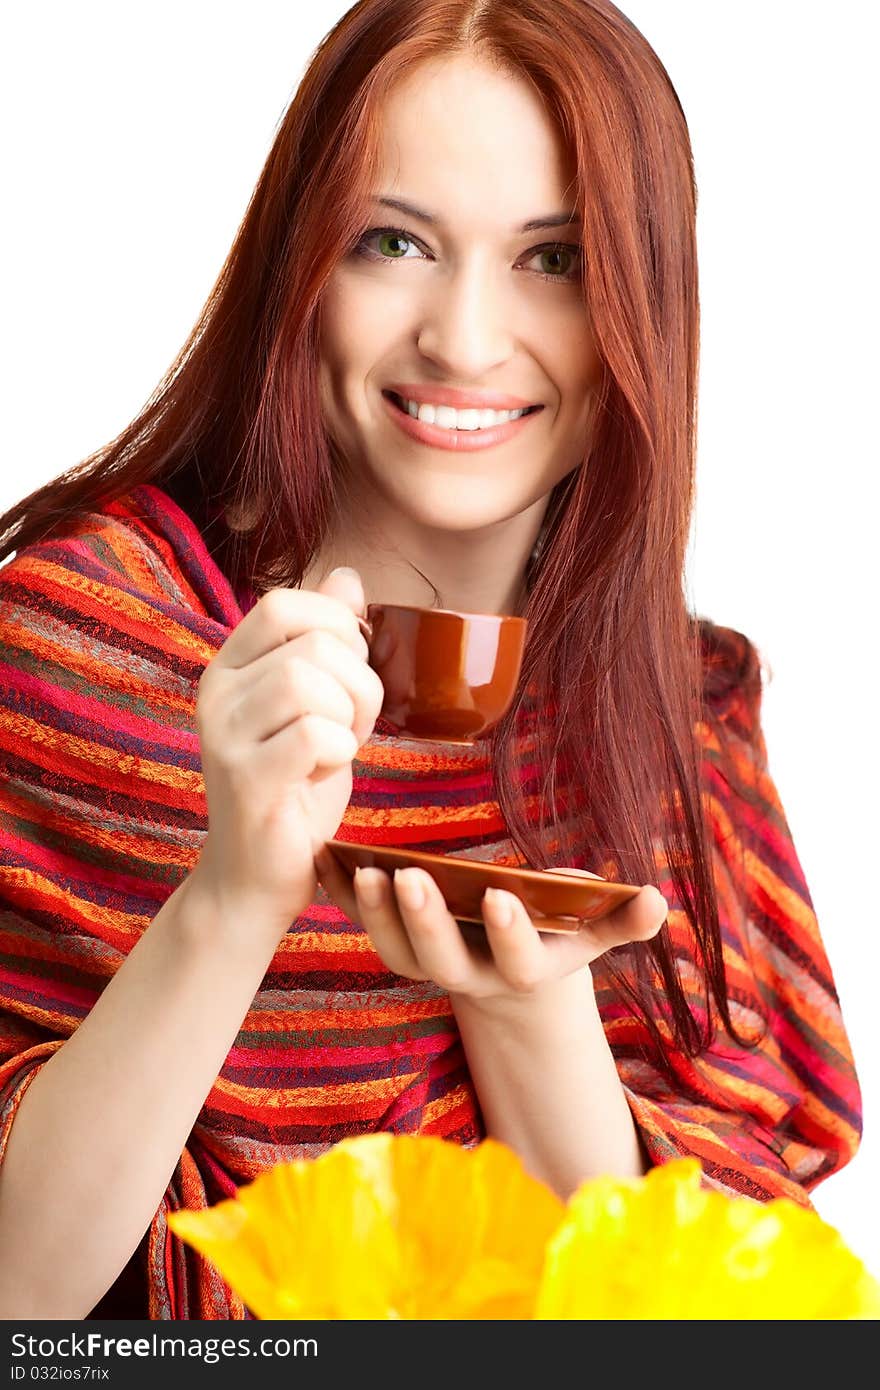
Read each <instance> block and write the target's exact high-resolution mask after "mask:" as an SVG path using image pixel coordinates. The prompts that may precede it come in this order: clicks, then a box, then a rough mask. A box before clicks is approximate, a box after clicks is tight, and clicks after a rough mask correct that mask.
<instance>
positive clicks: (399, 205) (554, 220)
mask: <svg viewBox="0 0 880 1390" xmlns="http://www.w3.org/2000/svg"><path fill="white" fill-rule="evenodd" d="M374 202H377V203H380V204H381V205H382V207H386V208H395V209H396V210H397V211H398V212H402V213H405V214H406V216H407V217H417V218H419V220H420V221H422V222H427V223H428V224H429V225H430V226H437V224H438V223H439V222H441V221H442V218H440V217H438V216H437V215H436V213H431V212H426V211H425V209H424V208H417V207H416V205H415V203H408V202H406V201H405V200H404V199H403V198H388V197H381V198H380V197H377V198H375V199H374ZM580 220H581V219H580V218H579V216H578V215H577V213H576V212H550V213H546V214H545V215H544V216H541V217H530V218H529V220H528V222H523V223H522V224H521V225H520V226H519V227H514V229H513V230H514V231H515V232H540V231H543V230H544V229H545V228H548V227H573V226H575V225H579V224H580Z"/></svg>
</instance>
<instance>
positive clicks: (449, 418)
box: [403, 400, 526, 430]
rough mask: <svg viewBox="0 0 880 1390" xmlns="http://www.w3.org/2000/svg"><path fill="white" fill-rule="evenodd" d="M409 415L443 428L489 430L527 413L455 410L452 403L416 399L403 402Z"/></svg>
mask: <svg viewBox="0 0 880 1390" xmlns="http://www.w3.org/2000/svg"><path fill="white" fill-rule="evenodd" d="M403 404H404V408H405V410H406V413H407V415H411V416H412V418H413V419H414V420H421V421H422V423H423V424H426V425H437V426H439V428H440V429H441V430H488V429H491V428H492V427H493V426H494V425H506V424H507V422H508V420H518V419H519V417H520V416H521V415H525V413H526V412H525V409H523V410H477V409H475V408H474V407H469V408H468V409H466V410H455V409H454V407H453V406H451V405H427V404H426V405H419V404H418V402H416V401H410V400H406V401H404V402H403Z"/></svg>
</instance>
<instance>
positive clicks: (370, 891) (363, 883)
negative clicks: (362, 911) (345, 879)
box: [354, 868, 383, 907]
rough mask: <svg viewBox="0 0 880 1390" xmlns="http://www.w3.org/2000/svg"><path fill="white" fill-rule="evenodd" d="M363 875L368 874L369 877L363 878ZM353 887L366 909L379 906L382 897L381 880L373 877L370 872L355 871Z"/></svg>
mask: <svg viewBox="0 0 880 1390" xmlns="http://www.w3.org/2000/svg"><path fill="white" fill-rule="evenodd" d="M365 873H368V874H370V875H371V877H370V878H365V877H364V874H365ZM354 887H355V892H356V893H357V895H358V897H359V898H360V900H361V902H363V903H365V904H366V906H367V907H380V906H381V903H382V897H383V889H382V880H381V878H376V877H374V876H373V873H372V870H370V869H366V870H364V869H360V868H358V869H355V871H354Z"/></svg>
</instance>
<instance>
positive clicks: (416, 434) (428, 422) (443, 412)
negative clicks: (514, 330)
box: [382, 391, 543, 451]
mask: <svg viewBox="0 0 880 1390" xmlns="http://www.w3.org/2000/svg"><path fill="white" fill-rule="evenodd" d="M382 399H383V400H384V401H385V404H386V407H387V409H388V411H389V413H390V415H391V417H392V419H393V420H394V421H395V423H396V424H397V425H398V426H399V428H400V429H402V430H403V432H404V434H407V435H409V437H410V438H411V439H417V440H419V441H420V442H421V443H423V444H430V445H433V447H434V448H439V449H458V450H464V451H468V450H472V449H488V448H491V447H492V446H493V445H495V444H501V443H503V442H504V441H505V440H507V439H510V438H512V436H513V435H514V434H517V433H518V432H519V431H520V430H521V429H522V428H523V426H524V425H525V424H526V423H527V422H528V420H530V419H531V417H532V416H533V415H535V414H537V413H538V412H539V411H540V410H542V409H543V406H540V405H530V406H525V407H523V408H522V409H519V410H489V409H476V408H474V407H469V408H468V409H465V410H457V409H455V407H453V406H450V405H440V404H433V403H431V402H426V401H421V402H420V401H413V400H408V399H406V398H405V397H404V396H399V395H397V393H396V392H394V391H383V392H382Z"/></svg>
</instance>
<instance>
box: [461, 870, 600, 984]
mask: <svg viewBox="0 0 880 1390" xmlns="http://www.w3.org/2000/svg"><path fill="white" fill-rule="evenodd" d="M482 910H483V921H484V923H485V925H486V935H487V938H488V941H489V946H490V948H491V951H492V958H493V960H494V962H495V968H496V970H497V971H498V974H499V975H500V976H501V978H502V979H503V980H504V982H505V984H506V985H508V986H509V987H510V989H512V990H514V991H515V992H516V993H521V994H525V993H527V992H529V991H530V990H534V989H536V988H537V987H538V986H539V985H540V984H543V982H544V981H545V980H547V979H548V978H550V976H551V974H552V975H554V976H555V975H556V974H558V973H559V970H558V969H557V968H556V967H557V966H559V965H560V964H561V962H560V961H559V958H558V955H556V956H554V957H553V960H554V961H555V966H554V968H553V969H552V971H551V957H550V956H549V954H548V951H547V948H546V945H545V939H544V938H543V937H542V936H541V934H540V932H539V930H538V929H537V928H538V927H539V925H540V921H532V919H531V917H530V916H529V914H528V912H527V910H526V908H525V905H524V904H523V902H522V901H521V900H520V899H519V898H518V897H517V896H516V894H515V893H507V892H505V891H504V890H503V889H498V888H487V889H486V891H485V893H484V894H483V903H482ZM582 954H584V952H583V947H581V948H580V950H577V949H576V950H575V951H574V952H573V953H572V955H573V958H574V959H575V960H576V961H577V962H578V963H582V962H581V960H580V957H581V955H582ZM572 968H574V967H573V966H572Z"/></svg>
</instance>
